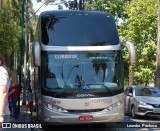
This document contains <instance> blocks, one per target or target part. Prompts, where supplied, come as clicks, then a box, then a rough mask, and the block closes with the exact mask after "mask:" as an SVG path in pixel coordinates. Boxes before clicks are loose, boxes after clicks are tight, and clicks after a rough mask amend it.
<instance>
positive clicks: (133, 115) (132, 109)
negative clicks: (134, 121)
mask: <svg viewBox="0 0 160 131" xmlns="http://www.w3.org/2000/svg"><path fill="white" fill-rule="evenodd" d="M131 117H132V118H136V117H137V116H136V114H135V107H134V106H132V108H131Z"/></svg>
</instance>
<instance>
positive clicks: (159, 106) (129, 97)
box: [125, 86, 160, 118]
mask: <svg viewBox="0 0 160 131" xmlns="http://www.w3.org/2000/svg"><path fill="white" fill-rule="evenodd" d="M125 95H126V97H125V113H126V114H127V113H128V114H129V115H131V117H132V118H136V117H137V116H139V115H141V116H158V115H160V89H158V88H157V87H143V86H131V87H128V88H127V89H126V90H125Z"/></svg>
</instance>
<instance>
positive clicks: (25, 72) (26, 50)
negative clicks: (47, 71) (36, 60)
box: [22, 0, 29, 105]
mask: <svg viewBox="0 0 160 131" xmlns="http://www.w3.org/2000/svg"><path fill="white" fill-rule="evenodd" d="M28 27H29V0H26V33H25V55H24V87H23V101H22V104H23V105H26V89H27V87H28V86H29V85H28V69H29V63H28V59H29V57H28V50H29V49H28V48H29V28H28Z"/></svg>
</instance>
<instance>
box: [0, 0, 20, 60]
mask: <svg viewBox="0 0 160 131" xmlns="http://www.w3.org/2000/svg"><path fill="white" fill-rule="evenodd" d="M12 2H13V1H12ZM15 14H16V11H15V7H13V6H12V4H11V2H10V1H9V0H8V2H6V6H4V7H3V8H2V9H1V12H0V36H1V37H0V43H1V46H0V52H2V54H3V55H4V56H7V57H9V56H10V55H11V54H13V52H17V51H18V49H19V47H18V43H19V31H20V27H19V26H18V25H19V23H20V22H19V21H18V19H17V18H16V16H15ZM17 17H18V16H17Z"/></svg>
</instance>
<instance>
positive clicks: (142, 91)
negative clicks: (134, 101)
mask: <svg viewBox="0 0 160 131" xmlns="http://www.w3.org/2000/svg"><path fill="white" fill-rule="evenodd" d="M135 95H136V96H150V97H160V90H159V89H157V88H145V87H144V88H136V89H135Z"/></svg>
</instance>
